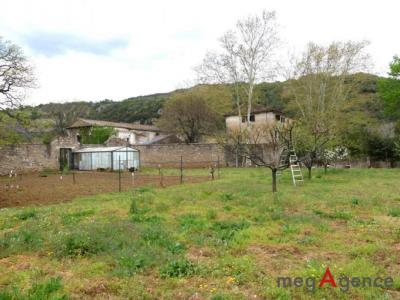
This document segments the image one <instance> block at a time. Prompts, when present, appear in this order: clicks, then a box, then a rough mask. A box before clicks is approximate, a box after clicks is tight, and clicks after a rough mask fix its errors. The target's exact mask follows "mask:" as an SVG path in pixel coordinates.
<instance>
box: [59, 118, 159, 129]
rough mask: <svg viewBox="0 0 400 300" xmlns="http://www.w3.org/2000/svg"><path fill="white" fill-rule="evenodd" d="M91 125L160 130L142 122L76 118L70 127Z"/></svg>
mask: <svg viewBox="0 0 400 300" xmlns="http://www.w3.org/2000/svg"><path fill="white" fill-rule="evenodd" d="M91 126H101V127H114V128H126V129H131V130H142V131H156V132H157V131H160V129H159V128H158V127H156V126H153V125H143V124H133V123H119V122H110V121H101V120H89V119H78V120H77V121H75V122H74V123H73V124H72V125H71V126H69V127H67V128H69V129H72V128H82V127H91Z"/></svg>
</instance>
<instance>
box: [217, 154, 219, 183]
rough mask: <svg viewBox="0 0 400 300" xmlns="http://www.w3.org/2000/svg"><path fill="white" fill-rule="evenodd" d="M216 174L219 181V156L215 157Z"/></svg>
mask: <svg viewBox="0 0 400 300" xmlns="http://www.w3.org/2000/svg"><path fill="white" fill-rule="evenodd" d="M217 174H218V179H219V155H218V157H217Z"/></svg>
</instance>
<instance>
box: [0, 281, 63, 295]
mask: <svg viewBox="0 0 400 300" xmlns="http://www.w3.org/2000/svg"><path fill="white" fill-rule="evenodd" d="M61 288H62V285H61V277H57V278H50V279H49V280H48V281H46V282H44V283H34V284H33V285H32V287H31V288H30V289H29V290H27V291H26V292H23V291H21V290H20V289H19V288H17V287H13V288H11V289H5V290H3V291H0V299H4V300H39V299H43V300H44V299H51V300H67V299H68V297H67V295H65V294H64V295H61V296H60V295H59V294H60V293H59V292H60V290H61Z"/></svg>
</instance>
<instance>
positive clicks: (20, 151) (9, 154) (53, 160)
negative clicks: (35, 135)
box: [0, 135, 79, 175]
mask: <svg viewBox="0 0 400 300" xmlns="http://www.w3.org/2000/svg"><path fill="white" fill-rule="evenodd" d="M60 148H72V149H75V148H79V144H78V142H77V140H76V137H75V136H73V135H71V136H66V137H59V138H56V139H55V140H53V141H52V142H51V143H50V144H49V145H45V144H21V145H17V146H0V175H7V174H9V172H10V170H16V171H17V172H19V173H26V172H35V171H40V170H43V169H45V168H50V169H58V168H59V155H60Z"/></svg>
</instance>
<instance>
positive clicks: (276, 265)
mask: <svg viewBox="0 0 400 300" xmlns="http://www.w3.org/2000/svg"><path fill="white" fill-rule="evenodd" d="M149 172H150V171H149ZM196 172H199V171H193V174H195V173H196ZM399 180H400V170H398V169H369V170H367V169H364V170H361V169H346V170H345V169H343V170H329V171H328V174H324V173H323V171H322V170H316V171H315V172H314V178H313V180H312V181H306V182H305V185H304V186H302V187H297V188H296V187H293V186H292V185H291V183H290V178H289V173H288V172H285V173H284V175H283V177H282V179H281V180H280V183H279V185H278V193H276V194H275V195H273V194H272V193H271V192H270V191H271V179H270V172H269V171H268V170H265V169H238V170H236V169H222V170H221V178H220V179H219V180H215V181H209V182H204V183H197V184H184V185H178V186H173V187H168V188H165V189H157V188H148V187H144V188H139V189H137V190H136V191H135V192H125V193H114V194H102V195H97V196H90V197H86V198H79V199H76V200H75V201H73V202H69V203H63V204H56V205H48V206H43V207H36V208H35V207H30V208H5V209H2V210H1V211H0V287H1V288H2V291H1V292H0V299H67V298H72V299H82V298H83V299H93V298H95V299H215V300H216V299H314V298H318V299H323V298H325V299H399V298H400V186H399ZM327 266H329V268H330V270H331V272H332V274H333V276H334V277H335V279H336V280H337V279H338V277H339V275H341V274H344V275H347V276H351V277H356V276H358V277H366V276H371V277H377V276H380V277H386V276H391V277H393V278H394V283H393V286H392V287H390V288H378V287H365V288H363V287H350V288H349V290H348V291H347V292H343V291H341V290H340V289H339V288H331V287H330V285H329V284H327V285H325V286H324V287H323V288H318V283H319V280H320V279H321V277H322V275H323V274H324V272H325V269H326V267H327ZM278 276H290V277H296V276H301V277H303V278H315V279H316V281H317V287H316V288H315V289H314V290H313V291H309V290H308V289H307V288H306V287H299V288H295V287H292V288H283V287H278V286H277V277H278ZM24 297H25V298H24Z"/></svg>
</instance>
